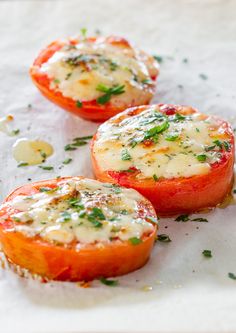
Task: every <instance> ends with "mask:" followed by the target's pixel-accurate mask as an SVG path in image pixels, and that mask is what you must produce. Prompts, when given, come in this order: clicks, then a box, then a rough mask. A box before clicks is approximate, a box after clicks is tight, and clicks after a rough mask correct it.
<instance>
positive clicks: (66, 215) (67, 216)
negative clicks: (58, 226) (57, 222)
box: [61, 211, 71, 222]
mask: <svg viewBox="0 0 236 333" xmlns="http://www.w3.org/2000/svg"><path fill="white" fill-rule="evenodd" d="M61 217H62V218H63V220H64V222H68V221H70V220H71V214H70V213H69V212H67V211H65V212H62V213H61Z"/></svg>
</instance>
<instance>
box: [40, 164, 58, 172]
mask: <svg viewBox="0 0 236 333" xmlns="http://www.w3.org/2000/svg"><path fill="white" fill-rule="evenodd" d="M39 168H40V169H43V170H47V171H51V170H53V169H54V167H53V166H50V165H39Z"/></svg>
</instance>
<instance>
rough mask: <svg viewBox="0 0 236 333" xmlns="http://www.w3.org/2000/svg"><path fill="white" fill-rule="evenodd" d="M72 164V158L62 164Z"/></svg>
mask: <svg viewBox="0 0 236 333" xmlns="http://www.w3.org/2000/svg"><path fill="white" fill-rule="evenodd" d="M71 162H72V158H67V159H65V160H64V161H63V162H62V163H63V164H69V163H71Z"/></svg>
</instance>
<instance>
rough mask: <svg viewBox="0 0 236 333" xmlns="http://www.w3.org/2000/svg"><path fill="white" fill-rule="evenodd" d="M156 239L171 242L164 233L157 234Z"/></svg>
mask: <svg viewBox="0 0 236 333" xmlns="http://www.w3.org/2000/svg"><path fill="white" fill-rule="evenodd" d="M157 240H158V241H159V242H163V243H169V242H171V239H170V237H169V236H168V235H166V234H160V235H158V236H157Z"/></svg>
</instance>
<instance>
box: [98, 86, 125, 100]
mask: <svg viewBox="0 0 236 333" xmlns="http://www.w3.org/2000/svg"><path fill="white" fill-rule="evenodd" d="M124 88H125V86H124V85H115V86H113V87H111V88H109V87H107V86H105V85H104V84H99V85H98V86H97V88H96V89H97V91H100V92H103V93H104V95H102V96H100V97H98V98H97V103H98V104H106V103H108V102H109V101H110V99H111V97H112V96H113V95H120V94H123V93H124V92H125V89H124Z"/></svg>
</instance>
